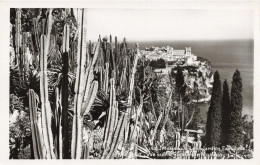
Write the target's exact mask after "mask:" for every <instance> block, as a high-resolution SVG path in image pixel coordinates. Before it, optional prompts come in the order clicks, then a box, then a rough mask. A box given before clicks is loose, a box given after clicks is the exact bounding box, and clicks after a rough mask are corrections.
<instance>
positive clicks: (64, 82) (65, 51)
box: [60, 25, 70, 159]
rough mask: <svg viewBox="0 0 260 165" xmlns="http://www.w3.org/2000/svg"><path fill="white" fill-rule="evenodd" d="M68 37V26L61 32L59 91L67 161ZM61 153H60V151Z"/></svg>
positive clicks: (64, 151)
mask: <svg viewBox="0 0 260 165" xmlns="http://www.w3.org/2000/svg"><path fill="white" fill-rule="evenodd" d="M69 35H70V28H69V25H65V26H64V31H63V45H62V48H63V54H62V64H63V65H62V85H61V88H62V89H61V91H62V97H61V102H62V118H61V126H62V137H63V142H62V143H63V144H62V145H63V153H64V156H63V158H66V159H69V158H70V155H69V136H68V135H69V134H68V131H69V130H68V127H69V121H68V106H69V103H68V98H69V92H68V88H69V80H68V71H69V57H68V56H69V39H70V38H69ZM60 152H62V151H60Z"/></svg>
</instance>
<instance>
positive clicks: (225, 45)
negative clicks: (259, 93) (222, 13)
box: [131, 40, 254, 119]
mask: <svg viewBox="0 0 260 165" xmlns="http://www.w3.org/2000/svg"><path fill="white" fill-rule="evenodd" d="M135 42H138V41H135ZM138 43H139V47H140V49H145V48H146V47H149V46H157V47H166V46H170V47H173V48H174V49H185V47H191V52H192V53H193V54H195V55H196V56H200V57H203V58H206V59H208V60H209V61H210V62H211V66H212V71H213V72H215V71H216V70H218V72H219V74H220V78H221V82H222V83H223V82H224V80H225V79H227V81H228V84H229V90H230V89H231V83H232V76H233V73H234V71H235V70H236V69H238V70H239V71H240V73H241V77H242V83H243V110H242V114H243V115H244V114H247V115H249V116H253V110H254V106H253V100H254V98H253V96H254V40H208V41H202V40H196V41H194V40H192V41H189V40H187V41H139V42H138ZM131 45H132V44H131ZM199 108H200V112H201V116H202V118H204V119H205V118H206V116H207V111H208V108H209V104H208V103H203V104H199Z"/></svg>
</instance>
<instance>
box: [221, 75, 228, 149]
mask: <svg viewBox="0 0 260 165" xmlns="http://www.w3.org/2000/svg"><path fill="white" fill-rule="evenodd" d="M229 127H230V97H229V88H228V83H227V80H225V81H224V83H223V97H222V123H221V129H222V133H221V143H222V145H223V146H226V145H227V144H228V134H229V131H228V129H229Z"/></svg>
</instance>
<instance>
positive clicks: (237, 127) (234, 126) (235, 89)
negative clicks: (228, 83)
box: [228, 69, 243, 146]
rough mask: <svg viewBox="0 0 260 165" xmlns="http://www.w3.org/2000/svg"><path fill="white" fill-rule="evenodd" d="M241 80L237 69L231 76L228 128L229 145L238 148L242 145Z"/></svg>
mask: <svg viewBox="0 0 260 165" xmlns="http://www.w3.org/2000/svg"><path fill="white" fill-rule="evenodd" d="M242 86H243V85H242V78H241V76H240V72H239V70H238V69H237V70H236V71H235V73H234V75H233V80H232V87H231V104H230V106H231V108H230V110H231V112H230V127H229V137H228V140H229V144H230V145H232V146H240V145H242V143H243V134H242V133H243V126H242V123H243V121H242V108H243V96H242Z"/></svg>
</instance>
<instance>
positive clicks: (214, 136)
mask: <svg viewBox="0 0 260 165" xmlns="http://www.w3.org/2000/svg"><path fill="white" fill-rule="evenodd" d="M221 93H222V92H221V81H220V77H219V73H218V71H216V72H215V74H214V83H213V89H212V96H211V103H210V107H209V111H208V116H207V124H206V139H205V140H206V146H207V147H213V146H215V147H218V146H220V144H221V143H220V142H221V120H222V117H221V110H222V108H221V102H222V100H221V99H222V94H221Z"/></svg>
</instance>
